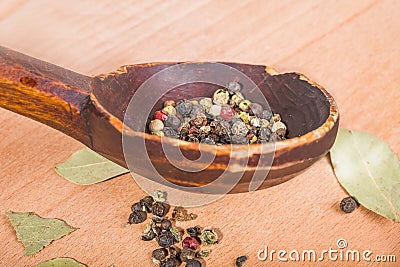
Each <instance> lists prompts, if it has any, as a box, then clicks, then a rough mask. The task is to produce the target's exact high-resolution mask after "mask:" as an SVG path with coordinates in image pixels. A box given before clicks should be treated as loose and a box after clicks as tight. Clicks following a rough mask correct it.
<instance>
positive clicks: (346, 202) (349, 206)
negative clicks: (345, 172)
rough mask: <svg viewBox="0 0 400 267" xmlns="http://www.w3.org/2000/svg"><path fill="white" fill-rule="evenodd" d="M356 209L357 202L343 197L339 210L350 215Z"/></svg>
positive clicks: (351, 198)
mask: <svg viewBox="0 0 400 267" xmlns="http://www.w3.org/2000/svg"><path fill="white" fill-rule="evenodd" d="M357 207H358V202H357V201H356V200H355V199H354V198H353V197H345V198H343V199H342V201H341V202H340V209H341V210H342V211H344V212H346V213H350V212H352V211H353V210H355V209H356V208H357Z"/></svg>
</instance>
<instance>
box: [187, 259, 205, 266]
mask: <svg viewBox="0 0 400 267" xmlns="http://www.w3.org/2000/svg"><path fill="white" fill-rule="evenodd" d="M201 266H202V264H201V262H199V261H198V260H195V259H191V260H188V261H187V262H186V267H201Z"/></svg>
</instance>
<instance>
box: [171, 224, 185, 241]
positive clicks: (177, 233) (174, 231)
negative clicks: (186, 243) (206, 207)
mask: <svg viewBox="0 0 400 267" xmlns="http://www.w3.org/2000/svg"><path fill="white" fill-rule="evenodd" d="M169 231H170V232H171V234H172V235H173V236H174V239H175V241H176V242H180V241H182V233H181V231H180V230H179V229H178V228H175V227H172V226H171V227H170V228H169Z"/></svg>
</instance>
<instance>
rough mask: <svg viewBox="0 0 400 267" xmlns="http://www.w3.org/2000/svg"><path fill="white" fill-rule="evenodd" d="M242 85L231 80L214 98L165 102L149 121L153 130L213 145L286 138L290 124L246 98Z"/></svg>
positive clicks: (158, 133) (152, 132) (262, 141)
mask: <svg viewBox="0 0 400 267" xmlns="http://www.w3.org/2000/svg"><path fill="white" fill-rule="evenodd" d="M241 89H242V87H241V85H240V84H239V83H237V82H229V83H228V84H227V85H226V87H225V88H221V89H218V90H216V91H215V92H214V94H213V97H212V98H207V97H205V98H201V99H195V100H187V99H184V100H180V101H178V102H176V103H175V101H174V100H167V101H165V102H164V108H163V109H162V110H158V111H156V112H155V113H154V118H153V119H152V120H151V121H150V123H149V124H148V130H149V132H150V133H151V134H154V135H158V136H167V137H172V138H178V139H182V140H185V141H189V142H198V143H205V144H213V145H222V144H254V143H265V142H275V141H279V140H284V139H285V138H286V133H287V129H286V125H285V124H284V123H283V122H282V121H281V116H280V115H279V114H273V113H272V112H271V111H270V110H269V109H264V108H263V106H262V105H260V104H258V103H252V102H250V101H249V100H246V99H245V97H244V96H243V94H242V93H241Z"/></svg>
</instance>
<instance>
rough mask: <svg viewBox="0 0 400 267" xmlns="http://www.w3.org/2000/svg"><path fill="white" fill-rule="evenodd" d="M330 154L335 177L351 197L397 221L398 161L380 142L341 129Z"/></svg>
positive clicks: (399, 215)
mask: <svg viewBox="0 0 400 267" xmlns="http://www.w3.org/2000/svg"><path fill="white" fill-rule="evenodd" d="M330 156H331V161H332V165H333V169H334V171H335V175H336V177H337V179H338V180H339V182H340V184H341V185H342V186H343V187H344V188H345V189H346V190H347V192H348V193H349V194H350V195H351V196H353V197H354V198H355V199H357V201H358V202H359V203H360V204H361V205H363V206H364V207H366V208H368V209H370V210H372V211H374V212H376V213H378V214H380V215H382V216H384V217H386V218H389V219H391V220H394V221H396V222H398V221H399V220H400V164H399V160H398V158H397V156H396V154H394V153H393V151H392V150H390V148H389V146H388V145H387V144H386V143H385V142H384V141H382V140H380V139H378V138H377V137H375V136H373V135H372V134H370V133H367V132H361V131H349V130H345V129H341V130H339V132H338V136H337V138H336V141H335V144H334V145H333V147H332V149H331V151H330Z"/></svg>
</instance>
